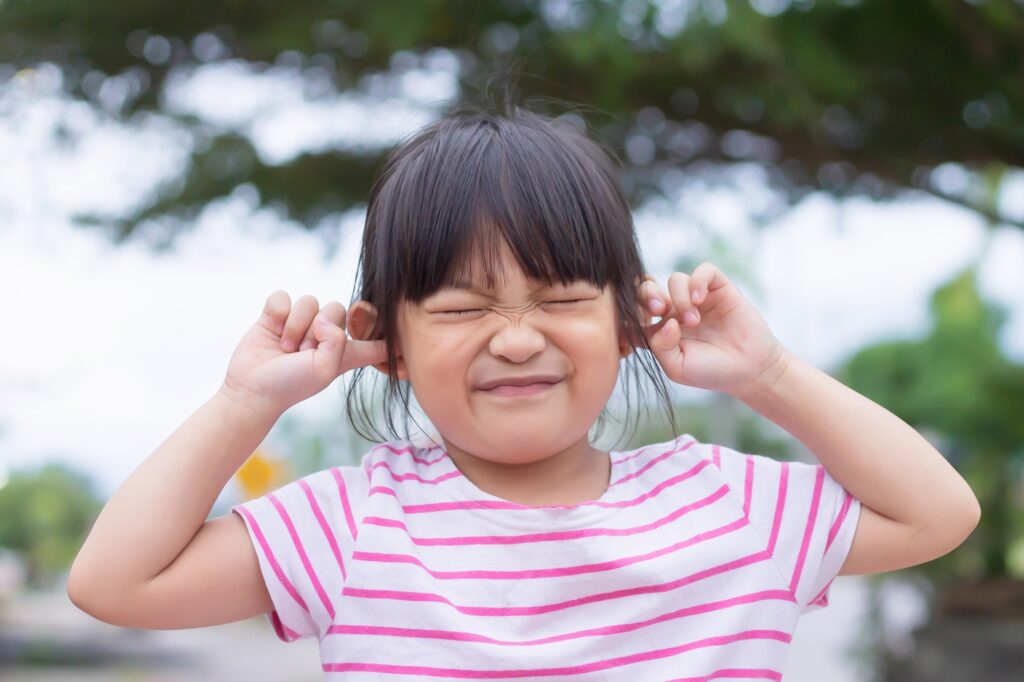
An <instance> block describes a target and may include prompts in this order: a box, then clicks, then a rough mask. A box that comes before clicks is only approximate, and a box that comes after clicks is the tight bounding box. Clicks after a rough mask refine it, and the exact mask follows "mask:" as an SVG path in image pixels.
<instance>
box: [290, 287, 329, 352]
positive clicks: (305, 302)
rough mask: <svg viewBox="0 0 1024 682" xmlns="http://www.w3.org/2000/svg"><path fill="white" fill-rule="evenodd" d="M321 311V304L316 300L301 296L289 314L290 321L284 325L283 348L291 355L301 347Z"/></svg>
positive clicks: (311, 297) (308, 296) (306, 295)
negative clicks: (300, 343)
mask: <svg viewBox="0 0 1024 682" xmlns="http://www.w3.org/2000/svg"><path fill="white" fill-rule="evenodd" d="M318 310H320V304H319V303H318V302H317V300H316V298H315V297H313V296H310V295H309V294H305V295H303V296H300V297H299V299H298V300H297V301H295V305H294V306H292V311H291V313H289V314H288V321H287V322H285V325H284V334H282V335H281V348H283V349H284V351H285V352H287V353H290V352H292V351H294V350H295V349H297V348H298V347H299V341H300V340H301V339H302V337H303V336H304V335H305V333H306V330H307V329H309V325H310V323H311V322H312V321H313V318H314V317H315V316H316V313H317V311H318Z"/></svg>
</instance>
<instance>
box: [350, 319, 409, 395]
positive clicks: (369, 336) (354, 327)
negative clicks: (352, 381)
mask: <svg viewBox="0 0 1024 682" xmlns="http://www.w3.org/2000/svg"><path fill="white" fill-rule="evenodd" d="M345 326H346V328H347V329H348V332H349V334H350V335H351V336H352V338H353V339H359V340H362V341H372V340H375V339H380V338H383V336H384V335H383V333H382V332H378V331H377V330H376V329H375V328H376V326H377V309H376V308H375V307H374V306H373V305H371V304H370V303H368V302H367V301H364V300H362V299H360V300H358V301H356V302H355V303H353V304H352V305H351V306H350V307H349V309H348V314H347V315H346V318H345ZM397 346H398V348H397V349H396V353H397V357H396V358H395V364H396V367H395V369H396V372H397V375H398V378H399V379H408V378H409V373H408V371H407V369H406V366H405V358H403V357H402V346H401V342H399V343H398V344H397ZM373 367H375V368H376V369H377V370H379V371H380V372H381V373H382V374H385V375H386V374H387V373H388V363H386V362H379V363H377V364H375V365H373Z"/></svg>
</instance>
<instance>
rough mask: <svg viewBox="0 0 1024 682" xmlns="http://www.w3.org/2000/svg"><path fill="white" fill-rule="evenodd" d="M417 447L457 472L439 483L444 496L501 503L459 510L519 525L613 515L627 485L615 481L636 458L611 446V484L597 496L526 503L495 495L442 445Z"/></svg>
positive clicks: (583, 522)
mask: <svg viewBox="0 0 1024 682" xmlns="http://www.w3.org/2000/svg"><path fill="white" fill-rule="evenodd" d="M416 447H417V449H419V450H420V451H421V452H423V453H435V454H436V453H440V454H441V455H442V456H443V458H444V461H445V462H447V465H448V468H449V472H451V471H455V472H458V475H457V476H453V477H452V478H451V479H450V480H448V481H446V482H445V484H444V485H440V486H438V488H439V492H441V493H442V494H443V495H444V496H445V497H447V498H449V499H450V500H453V501H457V502H474V501H482V502H488V503H498V504H500V505H501V507H499V508H491V507H486V506H481V507H477V508H474V507H471V506H470V507H463V508H462V509H461V510H460V511H466V512H469V513H471V514H474V515H475V516H479V517H481V518H484V519H486V520H487V521H488V522H490V523H494V524H498V525H502V526H507V527H510V528H518V529H539V528H543V529H545V530H550V529H558V530H572V529H576V528H579V527H582V526H587V525H588V524H592V523H594V522H596V521H601V520H604V519H606V518H608V517H610V516H611V515H613V514H615V513H616V512H617V511H619V509H620V508H621V507H620V506H618V505H615V504H613V503H612V502H611V498H613V497H615V498H621V491H622V490H623V489H624V488H623V486H622V485H613V484H614V483H615V482H616V481H618V480H619V479H620V478H622V477H623V476H624V475H625V474H626V473H627V472H628V471H629V470H630V469H631V468H632V462H633V458H632V457H623V455H628V454H629V453H630V452H633V451H628V452H625V453H623V452H620V451H618V450H610V451H609V452H608V456H609V459H610V463H611V473H610V476H609V481H608V487H607V488H606V489H605V491H604V493H602V494H601V496H600V497H598V498H596V499H593V500H584V501H582V502H579V503H577V504H573V505H526V504H520V503H518V502H513V501H512V500H506V499H505V498H503V497H499V496H497V495H493V494H491V493H489V492H487V491H486V490H484V489H482V488H480V487H479V486H477V485H476V484H475V483H473V481H471V480H470V479H469V477H468V476H466V475H465V474H463V473H462V471H461V470H460V469H459V468H458V467H457V466H456V465H455V461H454V460H453V459H452V458H451V455H449V454H448V451H447V450H445V449H444V448H443V447H440V446H430V447H424V446H420V445H417V446H416ZM626 487H628V485H627V486H626Z"/></svg>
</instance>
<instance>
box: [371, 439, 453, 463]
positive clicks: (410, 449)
mask: <svg viewBox="0 0 1024 682" xmlns="http://www.w3.org/2000/svg"><path fill="white" fill-rule="evenodd" d="M378 450H386V451H388V452H390V453H392V454H394V455H410V456H412V458H413V459H414V460H416V461H417V462H419V463H420V464H425V465H427V466H430V465H433V464H437V463H438V462H443V461H444V457H445V456H444V455H440V456H438V457H435V458H434V459H432V460H427V459H424V458H422V457H419V456H418V455H416V451H417V450H425V451H426V452H428V453H429V452H431V451H433V450H440V449H439V447H424V449H418V447H417V446H416V445H413V444H412V443H410V444H409V445H404V446H402V447H395V446H393V445H391V444H390V443H386V442H384V443H381V444H379V445H375V446H374V447H373V450H372V451H371V452H376V451H378Z"/></svg>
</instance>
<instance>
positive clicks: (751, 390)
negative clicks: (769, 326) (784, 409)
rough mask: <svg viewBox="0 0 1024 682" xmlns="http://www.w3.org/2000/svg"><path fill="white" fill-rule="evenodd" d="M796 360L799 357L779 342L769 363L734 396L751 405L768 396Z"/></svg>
mask: <svg viewBox="0 0 1024 682" xmlns="http://www.w3.org/2000/svg"><path fill="white" fill-rule="evenodd" d="M798 360H799V358H797V357H796V356H795V355H793V354H792V353H791V352H790V351H789V349H788V348H786V347H785V346H783V345H781V344H779V347H778V351H777V353H776V354H775V355H774V356H773V358H772V359H771V360H770V361H769V363H768V364H767V365H766V366H765V367H764V369H762V370H761V372H760V373H759V374H758V375H757V376H756V377H755V378H754V379H752V380H751V381H750V382H749V383H748V384H747V385H745V386H744V387H743V388H742V389H741V390H740V391H737V392H736V393H735V397H736V398H738V399H739V400H741V401H742V402H744V403H746V404H747V405H750V406H752V407H753V406H754V405H755V404H757V403H758V402H759V401H763V400H765V399H766V398H770V397H771V395H772V393H773V392H774V391H775V389H776V387H777V386H778V384H779V381H780V380H781V379H782V377H783V376H785V374H786V373H787V372H788V371H789V370H790V368H791V367H792V366H793V365H794V364H795V363H796V362H797V361H798Z"/></svg>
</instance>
